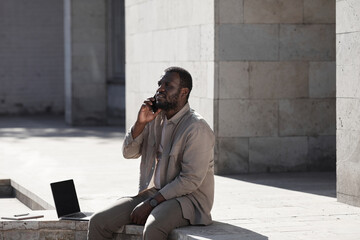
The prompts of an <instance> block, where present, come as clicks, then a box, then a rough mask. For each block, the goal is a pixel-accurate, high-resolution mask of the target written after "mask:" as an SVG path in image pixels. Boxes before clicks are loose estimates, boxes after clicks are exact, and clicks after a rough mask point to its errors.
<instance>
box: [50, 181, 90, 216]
mask: <svg viewBox="0 0 360 240" xmlns="http://www.w3.org/2000/svg"><path fill="white" fill-rule="evenodd" d="M50 186H51V191H52V194H53V198H54V202H55V207H56V212H57V215H58V218H59V219H61V220H77V221H89V219H90V216H91V215H92V214H93V213H91V212H81V211H80V206H79V201H78V198H77V195H76V190H75V185H74V181H73V180H72V179H70V180H66V181H61V182H54V183H50Z"/></svg>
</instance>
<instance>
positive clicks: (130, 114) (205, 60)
mask: <svg viewBox="0 0 360 240" xmlns="http://www.w3.org/2000/svg"><path fill="white" fill-rule="evenodd" d="M125 18H126V21H125V23H126V28H125V29H126V40H125V42H126V127H127V128H129V127H130V126H132V124H133V123H134V122H135V120H136V117H137V113H138V110H139V108H140V106H141V104H142V102H143V101H144V100H145V99H146V98H148V97H151V96H153V95H154V94H155V91H156V89H157V81H158V80H159V79H160V76H161V75H162V73H163V70H164V69H165V68H167V67H169V66H174V65H176V66H181V67H184V68H185V69H187V70H188V71H189V72H190V73H191V74H192V77H193V81H194V87H193V91H192V92H191V95H190V99H189V102H190V105H191V107H192V108H194V109H195V110H197V111H198V112H199V113H200V114H201V115H203V116H204V117H205V119H206V120H207V121H208V123H209V124H210V125H211V126H212V125H213V109H214V101H213V98H214V1H213V0H196V1H193V0H173V1H168V0H147V1H141V0H138V1H134V0H126V1H125Z"/></svg>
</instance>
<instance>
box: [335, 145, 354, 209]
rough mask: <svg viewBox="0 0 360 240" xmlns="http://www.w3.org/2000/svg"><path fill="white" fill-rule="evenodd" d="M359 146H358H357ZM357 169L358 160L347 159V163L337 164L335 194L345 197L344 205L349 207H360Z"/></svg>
mask: <svg viewBox="0 0 360 240" xmlns="http://www.w3.org/2000/svg"><path fill="white" fill-rule="evenodd" d="M358 146H359V145H358ZM359 149H360V147H358V149H357V156H359V155H358V154H359ZM359 167H360V159H359V158H358V157H357V159H354V158H353V159H351V160H350V159H349V160H348V161H343V162H339V161H338V163H337V170H336V172H337V192H338V193H339V194H342V195H347V196H348V199H344V200H346V203H349V204H351V205H356V206H360V201H359V200H360V198H359V196H360V189H359V188H358V186H359V184H360V178H359V171H358V170H359Z"/></svg>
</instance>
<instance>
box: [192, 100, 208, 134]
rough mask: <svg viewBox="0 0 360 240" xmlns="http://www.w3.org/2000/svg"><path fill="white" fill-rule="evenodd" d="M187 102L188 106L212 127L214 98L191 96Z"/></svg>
mask: <svg viewBox="0 0 360 240" xmlns="http://www.w3.org/2000/svg"><path fill="white" fill-rule="evenodd" d="M189 103H190V108H192V109H194V110H195V111H196V112H197V113H199V114H200V115H201V116H202V117H203V118H204V119H205V120H206V122H207V123H208V124H209V126H210V127H211V128H212V129H214V100H213V99H210V98H199V97H191V99H190V100H189Z"/></svg>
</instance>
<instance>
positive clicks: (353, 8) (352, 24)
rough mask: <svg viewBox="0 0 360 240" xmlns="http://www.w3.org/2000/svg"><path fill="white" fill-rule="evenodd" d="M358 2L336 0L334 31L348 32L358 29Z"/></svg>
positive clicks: (359, 28) (359, 29) (359, 6)
mask: <svg viewBox="0 0 360 240" xmlns="http://www.w3.org/2000/svg"><path fill="white" fill-rule="evenodd" d="M359 9H360V2H359V1H357V0H346V1H337V2H336V19H337V21H336V32H337V33H350V32H357V31H360V17H359Z"/></svg>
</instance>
